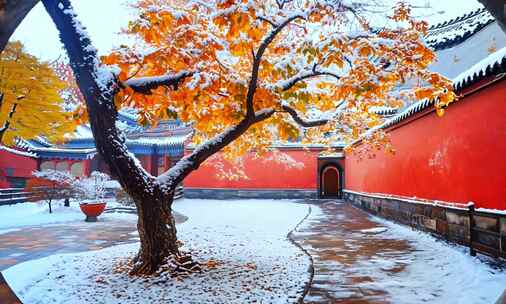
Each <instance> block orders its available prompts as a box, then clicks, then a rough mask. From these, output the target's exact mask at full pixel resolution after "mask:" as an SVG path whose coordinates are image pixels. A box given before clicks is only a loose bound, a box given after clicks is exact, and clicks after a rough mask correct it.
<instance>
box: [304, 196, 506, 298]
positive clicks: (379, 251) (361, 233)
mask: <svg viewBox="0 0 506 304" xmlns="http://www.w3.org/2000/svg"><path fill="white" fill-rule="evenodd" d="M311 210H312V211H311V215H310V216H309V217H308V218H307V220H305V221H304V222H303V223H302V225H301V226H300V227H298V229H297V232H296V233H295V235H296V240H299V241H301V243H302V244H303V247H304V248H305V249H306V250H308V251H309V252H310V254H311V255H312V256H313V259H314V261H315V264H314V267H315V277H314V281H313V284H312V289H311V290H310V292H309V294H308V296H306V297H305V299H304V300H305V302H306V303H333V301H334V300H335V302H336V303H348V301H349V302H351V303H357V302H360V303H362V302H361V301H363V303H402V304H403V303H407V304H411V303H434V304H447V303H452V304H453V303H457V304H481V303H483V304H489V303H495V302H496V301H497V300H498V299H499V297H500V295H501V294H502V293H503V292H504V291H505V290H506V270H505V269H501V268H500V267H499V265H495V264H492V263H489V262H492V261H491V260H490V259H488V258H487V257H484V256H482V255H479V256H478V257H472V256H470V254H469V249H468V248H466V247H464V246H458V245H452V244H449V243H446V242H444V241H442V240H438V239H436V238H434V237H432V236H431V235H430V234H428V233H425V232H421V231H418V230H414V229H412V228H410V227H408V226H403V225H399V224H396V223H393V222H391V221H388V220H385V219H382V218H379V217H375V216H371V215H369V214H367V213H365V212H363V211H361V210H359V209H356V208H354V207H351V206H350V205H347V204H333V203H329V204H327V205H320V206H318V205H313V206H311ZM355 300H356V301H357V302H355ZM358 300H360V301H358Z"/></svg>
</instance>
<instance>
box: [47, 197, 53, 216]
mask: <svg viewBox="0 0 506 304" xmlns="http://www.w3.org/2000/svg"><path fill="white" fill-rule="evenodd" d="M47 204H48V205H49V214H51V213H53V209H52V208H51V200H49V202H48V203H47Z"/></svg>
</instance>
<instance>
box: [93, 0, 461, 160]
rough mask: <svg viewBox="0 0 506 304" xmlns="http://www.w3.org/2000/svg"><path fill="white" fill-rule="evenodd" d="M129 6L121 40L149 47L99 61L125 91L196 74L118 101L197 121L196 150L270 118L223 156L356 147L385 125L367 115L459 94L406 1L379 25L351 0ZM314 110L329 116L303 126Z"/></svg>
mask: <svg viewBox="0 0 506 304" xmlns="http://www.w3.org/2000/svg"><path fill="white" fill-rule="evenodd" d="M134 7H135V8H136V9H138V16H137V18H135V19H134V20H133V21H132V22H131V23H130V25H129V27H128V28H127V29H126V32H127V33H128V34H129V35H132V36H134V37H135V38H137V39H138V40H140V41H142V42H143V45H144V48H143V47H141V46H139V45H137V46H136V47H135V48H133V47H122V48H119V49H117V50H116V51H114V52H113V53H111V54H110V55H109V56H106V57H104V58H103V61H104V63H106V64H109V65H115V66H117V67H119V68H120V69H121V72H120V73H119V75H118V77H119V79H120V80H121V81H123V82H125V83H128V82H129V81H130V80H129V79H130V78H132V77H134V76H135V77H150V78H147V79H157V78H156V77H163V75H172V74H175V73H188V74H187V75H189V76H188V77H187V80H183V81H184V84H183V85H180V86H179V87H178V90H167V86H156V87H155V86H153V87H151V88H150V91H149V95H148V94H145V92H141V91H138V90H137V91H136V90H133V89H132V88H130V87H128V86H126V87H125V88H124V89H123V90H121V91H120V92H119V94H118V97H117V100H116V102H117V103H118V105H120V106H121V105H128V106H135V107H137V108H138V109H140V115H141V116H143V117H144V120H148V121H151V122H156V120H158V119H163V118H167V117H168V116H169V115H177V117H178V118H180V119H181V120H182V121H184V122H191V123H192V124H193V127H194V129H195V136H194V143H195V144H200V143H203V142H204V141H205V140H208V139H210V138H212V137H214V136H217V135H218V134H220V133H222V132H223V131H224V130H226V129H227V128H230V127H232V126H235V125H238V124H239V123H240V122H241V121H242V120H244V119H245V118H247V117H248V116H252V115H253V114H252V113H254V112H256V111H260V110H272V111H273V113H272V115H269V116H268V117H266V118H265V119H264V120H262V121H258V122H257V123H256V124H255V125H253V126H251V127H250V128H249V129H248V130H247V131H246V132H245V133H244V134H243V135H242V136H241V137H240V138H238V139H236V140H235V141H234V143H233V147H232V145H230V146H227V147H225V148H224V149H225V151H226V152H227V153H231V154H234V157H235V156H237V155H238V154H241V153H244V152H245V151H247V150H251V149H260V150H262V149H264V148H265V147H267V146H270V145H272V143H273V142H275V141H279V140H285V141H286V140H289V139H293V138H301V137H302V138H303V142H305V143H319V144H325V145H328V146H330V145H331V144H332V143H333V142H336V141H338V140H344V141H346V142H353V141H354V140H356V139H358V138H359V137H360V136H361V134H363V133H364V132H365V131H366V130H369V129H371V128H373V127H375V126H378V125H380V124H381V123H382V117H381V116H380V115H378V114H376V113H375V112H374V111H373V110H372V108H377V107H385V106H387V107H392V108H399V107H402V106H403V105H404V104H406V103H407V102H410V101H412V100H416V99H422V98H437V100H439V102H438V105H437V106H438V107H439V108H442V107H444V106H445V105H446V104H448V103H449V102H451V101H452V100H453V99H454V98H455V95H454V94H453V92H452V86H451V81H450V80H448V79H446V78H444V77H443V76H440V75H438V74H436V73H432V72H430V71H429V70H428V66H429V65H430V64H431V63H432V62H433V60H434V58H435V55H434V53H433V52H432V51H431V50H430V49H429V48H428V47H427V46H426V45H425V44H424V43H423V41H422V37H423V35H424V34H425V32H426V30H427V23H426V22H424V21H418V20H414V19H412V18H411V17H410V9H409V6H407V5H404V4H402V5H398V6H396V7H394V8H393V9H392V14H391V15H388V14H386V15H385V19H388V20H389V22H388V23H385V24H392V26H391V27H382V28H374V27H373V26H370V25H369V24H368V23H367V22H366V21H365V18H363V17H362V16H361V9H360V6H353V4H346V3H345V2H342V3H340V4H336V2H331V1H309V0H308V1H254V0H250V1H232V0H228V1H209V2H205V3H203V2H202V1H190V0H188V1H169V2H167V1H162V0H139V1H137V3H136V4H134ZM190 73H191V74H190ZM130 82H131V81H130ZM315 111H319V112H320V113H328V112H332V115H326V117H325V118H324V119H323V118H322V119H316V120H314V121H313V122H312V121H308V120H306V119H305V117H307V116H308V115H309V114H310V112H312V113H315ZM305 128H310V129H308V130H304V129H305ZM371 138H386V137H385V136H376V137H371ZM382 144H386V143H382ZM230 158H233V157H230Z"/></svg>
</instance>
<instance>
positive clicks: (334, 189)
mask: <svg viewBox="0 0 506 304" xmlns="http://www.w3.org/2000/svg"><path fill="white" fill-rule="evenodd" d="M321 191H322V197H339V170H338V169H337V168H336V167H334V166H327V167H326V168H325V169H323V171H322V175H321Z"/></svg>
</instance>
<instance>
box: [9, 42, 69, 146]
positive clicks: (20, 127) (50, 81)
mask: <svg viewBox="0 0 506 304" xmlns="http://www.w3.org/2000/svg"><path fill="white" fill-rule="evenodd" d="M63 87H64V83H63V82H62V81H60V79H59V78H58V77H57V75H56V74H55V73H54V71H53V70H52V69H51V68H50V66H49V64H47V63H45V62H40V61H39V60H38V59H37V58H36V57H34V56H32V55H30V54H28V53H26V52H25V51H24V50H23V45H22V44H21V43H20V42H11V43H9V44H7V47H6V48H5V50H4V51H3V52H2V53H1V54H0V143H1V144H3V145H8V146H10V145H13V144H14V143H15V140H16V139H32V138H35V137H37V136H44V137H45V138H47V139H48V140H50V141H58V140H62V139H63V136H64V135H65V134H66V133H69V132H71V131H72V130H73V129H74V127H75V123H74V122H73V120H72V119H71V118H72V117H71V115H70V113H69V112H67V111H65V109H64V107H63V99H62V98H61V96H60V90H61V89H62V88H63Z"/></svg>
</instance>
